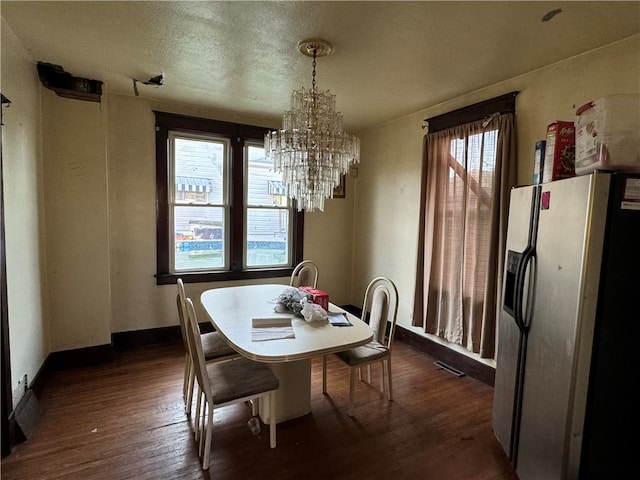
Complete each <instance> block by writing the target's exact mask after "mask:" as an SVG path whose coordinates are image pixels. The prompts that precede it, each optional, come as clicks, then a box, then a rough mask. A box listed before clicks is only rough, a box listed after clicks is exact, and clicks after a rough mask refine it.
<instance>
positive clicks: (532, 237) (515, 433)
mask: <svg viewBox="0 0 640 480" xmlns="http://www.w3.org/2000/svg"><path fill="white" fill-rule="evenodd" d="M541 192H542V188H541V187H539V186H536V187H534V188H533V191H532V193H531V213H530V216H529V238H528V241H527V247H526V248H525V249H524V251H523V252H522V256H521V257H520V260H519V262H518V266H517V268H516V280H515V282H516V284H515V292H514V297H515V298H514V320H515V322H516V325H517V326H518V330H520V335H519V338H518V358H517V362H516V381H515V388H514V394H513V409H512V411H511V415H512V419H511V437H510V442H509V459H510V460H511V463H512V464H513V466H514V468H516V467H517V465H518V446H519V442H520V422H521V419H522V401H523V395H524V378H525V376H524V374H525V365H526V363H527V342H528V339H529V321H528V320H527V318H526V312H523V307H524V306H525V305H524V284H525V280H526V277H527V268H528V265H529V262H530V261H531V260H532V259H533V258H535V255H536V243H537V236H538V219H539V212H540V196H541Z"/></svg>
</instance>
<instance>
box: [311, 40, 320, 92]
mask: <svg viewBox="0 0 640 480" xmlns="http://www.w3.org/2000/svg"><path fill="white" fill-rule="evenodd" d="M317 54H318V49H317V48H314V49H313V64H312V65H313V74H312V75H311V77H312V82H311V86H312V88H313V93H316V91H317V90H316V55H317Z"/></svg>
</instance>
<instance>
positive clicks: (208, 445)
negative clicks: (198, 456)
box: [202, 405, 213, 470]
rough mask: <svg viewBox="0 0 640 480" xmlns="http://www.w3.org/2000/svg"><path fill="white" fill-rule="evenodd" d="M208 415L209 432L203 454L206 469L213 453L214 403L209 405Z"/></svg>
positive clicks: (203, 463) (203, 464)
mask: <svg viewBox="0 0 640 480" xmlns="http://www.w3.org/2000/svg"><path fill="white" fill-rule="evenodd" d="M207 416H208V417H209V418H208V420H207V433H206V440H205V442H204V452H203V455H202V468H203V469H204V470H208V469H209V455H210V453H211V437H212V434H213V405H209V408H208V409H207Z"/></svg>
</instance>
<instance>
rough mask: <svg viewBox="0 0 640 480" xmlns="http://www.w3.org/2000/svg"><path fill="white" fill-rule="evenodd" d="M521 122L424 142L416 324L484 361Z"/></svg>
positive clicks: (490, 343)
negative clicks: (516, 124)
mask: <svg viewBox="0 0 640 480" xmlns="http://www.w3.org/2000/svg"><path fill="white" fill-rule="evenodd" d="M515 140H516V139H515V118H514V114H513V113H506V114H494V115H492V116H491V117H489V118H487V119H484V120H480V121H477V122H473V123H469V124H466V125H462V126H459V127H454V128H450V129H447V130H443V131H440V132H436V133H432V134H428V135H426V137H425V155H424V164H423V184H422V206H421V219H420V221H421V225H420V238H419V247H418V248H419V250H418V266H417V275H416V291H415V303H414V320H413V323H414V325H419V326H422V327H423V328H424V330H425V332H427V333H431V334H434V335H437V336H438V337H441V338H443V339H445V340H446V341H448V342H450V343H454V344H457V345H461V346H462V347H464V348H466V349H467V350H469V351H472V352H474V353H478V354H479V355H480V356H481V357H484V358H492V357H493V356H494V353H495V332H496V319H497V313H498V311H499V308H500V295H501V291H502V269H503V260H504V241H505V237H506V227H507V225H506V221H507V213H508V200H509V191H510V189H511V187H512V186H514V185H515V178H516V169H515V158H516V156H515Z"/></svg>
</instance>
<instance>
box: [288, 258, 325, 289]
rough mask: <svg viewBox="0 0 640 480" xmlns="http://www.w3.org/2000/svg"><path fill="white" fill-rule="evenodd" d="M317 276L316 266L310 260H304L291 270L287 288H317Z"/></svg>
mask: <svg viewBox="0 0 640 480" xmlns="http://www.w3.org/2000/svg"><path fill="white" fill-rule="evenodd" d="M318 276H319V271H318V266H317V265H316V264H315V263H314V262H313V261H311V260H304V261H302V262H300V263H299V264H298V265H296V267H295V268H294V269H293V272H292V273H291V280H290V281H289V286H291V287H302V286H306V287H313V288H318Z"/></svg>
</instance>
